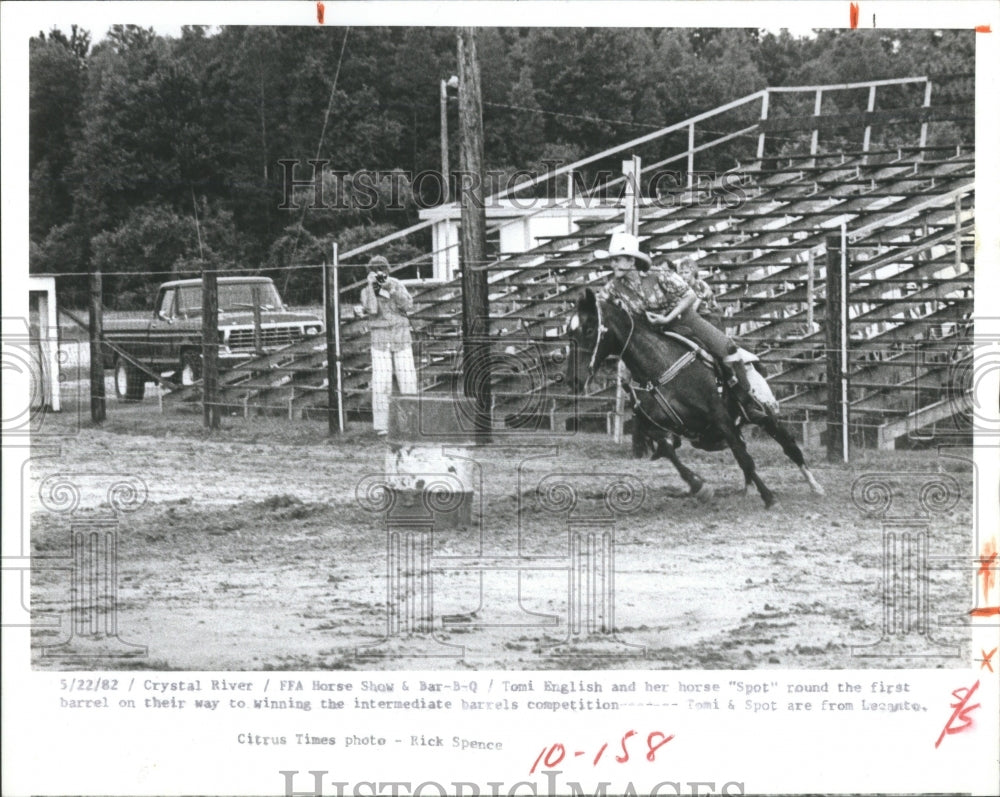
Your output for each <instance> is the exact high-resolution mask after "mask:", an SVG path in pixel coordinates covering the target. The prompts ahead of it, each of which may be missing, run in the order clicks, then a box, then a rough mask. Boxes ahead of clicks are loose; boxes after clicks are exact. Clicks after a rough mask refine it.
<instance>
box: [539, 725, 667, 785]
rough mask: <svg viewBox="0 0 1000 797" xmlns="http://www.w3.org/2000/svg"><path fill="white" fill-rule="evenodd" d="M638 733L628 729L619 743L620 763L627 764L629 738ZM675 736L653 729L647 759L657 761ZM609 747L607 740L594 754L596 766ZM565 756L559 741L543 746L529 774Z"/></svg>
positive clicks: (580, 752)
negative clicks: (659, 754)
mask: <svg viewBox="0 0 1000 797" xmlns="http://www.w3.org/2000/svg"><path fill="white" fill-rule="evenodd" d="M636 735H637V731H628V732H627V733H625V734H624V735H623V736H622V738H621V742H620V743H619V744H620V746H621V754H620V755H619V754H616V755H615V757H614V758H615V761H617V762H618V763H619V764H625V763H627V762H628V760H629V756H630V753H629V749H628V740H629V739H631V738H632V737H633V736H636ZM673 738H674V735H673V734H670V735H669V736H667V735H666V734H664V733H660V731H653V732H652V733H650V734H649V735H648V736H647V737H646V760H647V761H650V762H652V761H655V760H656V753H657V751H658V750H659V749H660V748H661V747H663V746H664V745H665V744H666V743H667V742H669V741H670V740H671V739H673ZM607 749H608V743H607V742H605V743H604V744H602V745H601V747H600V749H599V750H598V751H597V754H596V755H595V756H594V760H593V766H595V767H596V766H597V764H598V762H599V761H600V760H601V758H602V757H603V756H604V753H605V751H606V750H607ZM585 755H587V753H586V751H584V750H576V751H574V752H573V757H574V758H579V757H580V756H585ZM564 758H566V747H565V746H564V745H562V744H559V743H558V742H557V743H556V744H553V745H551V746H550V747H543V748H542V751H541V752H540V753H539V754H538V758H536V759H535V763H534V764H532V765H531V770H530V771H529V772H528V774H529V775H533V774H535V770H536V769H538V765H539V764H543V765H544V766H545V767H546V768H547V769H552V768H553V767H557V766H559V764H560V763H562V761H563V759H564Z"/></svg>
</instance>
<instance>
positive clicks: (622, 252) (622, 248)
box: [594, 232, 653, 266]
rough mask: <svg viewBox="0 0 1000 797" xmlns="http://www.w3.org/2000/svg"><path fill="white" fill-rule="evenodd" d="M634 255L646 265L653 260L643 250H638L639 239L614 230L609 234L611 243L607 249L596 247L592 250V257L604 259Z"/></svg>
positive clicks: (650, 263)
mask: <svg viewBox="0 0 1000 797" xmlns="http://www.w3.org/2000/svg"><path fill="white" fill-rule="evenodd" d="M619 256H623V257H634V258H636V259H637V260H641V261H643V262H644V263H645V264H646V265H647V266H649V265H652V263H653V261H652V259H651V258H650V256H649V255H647V254H646V253H645V252H640V251H639V239H638V238H636V237H635V236H634V235H630V234H629V233H627V232H616V233H615V234H614V235H612V236H611V243H610V244H609V245H608V248H607V250H604V249H598V250H597V251H596V252H594V257H596V258H597V259H598V260H605V259H606V258H609V257H619Z"/></svg>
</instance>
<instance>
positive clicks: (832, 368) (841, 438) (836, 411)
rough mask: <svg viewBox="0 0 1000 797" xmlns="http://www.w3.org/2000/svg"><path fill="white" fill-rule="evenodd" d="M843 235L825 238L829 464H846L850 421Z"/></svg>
mask: <svg viewBox="0 0 1000 797" xmlns="http://www.w3.org/2000/svg"><path fill="white" fill-rule="evenodd" d="M841 245H842V242H841V236H839V235H829V236H827V239H826V311H825V313H824V322H825V326H826V389H827V400H826V458H827V461H828V462H839V461H846V460H847V456H848V451H847V446H846V445H845V437H846V431H847V429H846V423H847V421H848V418H847V410H848V407H847V387H848V385H847V347H846V345H845V341H846V339H847V329H846V323H845V322H846V319H845V318H844V313H843V306H844V304H845V298H846V297H845V296H844V290H843V289H844V277H845V276H846V275H845V274H844V265H845V263H844V261H845V258H844V253H843V252H842V250H841Z"/></svg>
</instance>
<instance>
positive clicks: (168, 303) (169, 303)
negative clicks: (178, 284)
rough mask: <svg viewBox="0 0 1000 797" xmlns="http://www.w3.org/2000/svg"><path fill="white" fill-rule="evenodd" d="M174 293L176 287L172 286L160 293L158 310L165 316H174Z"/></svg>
mask: <svg viewBox="0 0 1000 797" xmlns="http://www.w3.org/2000/svg"><path fill="white" fill-rule="evenodd" d="M174 293H175V291H174V289H173V288H170V289H169V290H165V291H163V293H162V294H161V295H160V307H159V310H158V312H159V314H160V315H161V316H163V317H164V318H173V317H174Z"/></svg>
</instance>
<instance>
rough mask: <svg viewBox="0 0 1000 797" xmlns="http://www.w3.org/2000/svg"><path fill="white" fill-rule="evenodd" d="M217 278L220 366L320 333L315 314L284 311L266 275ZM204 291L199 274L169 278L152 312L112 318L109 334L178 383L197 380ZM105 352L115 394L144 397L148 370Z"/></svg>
mask: <svg viewBox="0 0 1000 797" xmlns="http://www.w3.org/2000/svg"><path fill="white" fill-rule="evenodd" d="M218 283H219V340H220V345H219V366H220V368H225V367H232V366H233V365H235V364H237V363H239V362H241V361H245V360H248V359H250V358H252V357H256V356H259V355H262V354H267V353H268V352H271V351H275V350H276V349H279V348H282V347H284V346H288V345H290V344H292V343H295V342H297V341H299V340H302V339H303V338H307V337H310V336H313V335H319V334H320V333H322V332H323V322H322V321H321V320H320V319H319V318H318V317H317V316H315V315H313V314H311V313H298V312H292V311H290V310H287V309H286V308H285V307H284V305H283V304H282V301H281V297H280V296H279V295H278V290H277V288H275V287H274V283H273V282H272V281H271V280H270V279H269V278H267V277H219V278H218ZM201 297H202V284H201V280H200V279H188V280H174V281H172V282H165V283H163V284H162V285H161V286H160V289H159V292H158V293H157V297H156V305H155V307H154V309H153V312H152V316H151V317H149V318H145V319H136V318H132V319H129V318H123V319H107V320H105V322H104V339H105V340H107V341H108V342H110V343H112V344H114V346H115V347H116V348H118V349H120V350H121V351H124V352H125V353H126V354H127V355H129V356H130V357H132V358H134V359H135V360H136V361H138V362H140V363H142V364H143V365H146V366H147V367H148V368H149V369H150V370H151V371H156V372H158V373H164V372H168V371H170V372H173V374H174V379H175V381H178V382H180V384H182V385H190V384H193V383H194V382H195V381H197V380H198V379H199V378H200V377H201V344H202V327H201V322H202V319H201ZM104 351H105V363H104V364H105V367H110V368H114V372H115V391H116V392H117V394H118V397H119V398H121V399H124V400H127V401H138V400H140V399H141V398H142V397H143V395H144V394H145V388H146V377H145V375H144V374H143V373H142V371H141V370H139V369H138V368H136V367H135V366H134V365H132V364H131V363H130V362H129V361H128V359H126V358H124V357H122V356H120V355H119V354H118V353H117V352H115V351H114V350H113V349H112V347H111V346H107V347H105V350H104Z"/></svg>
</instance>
